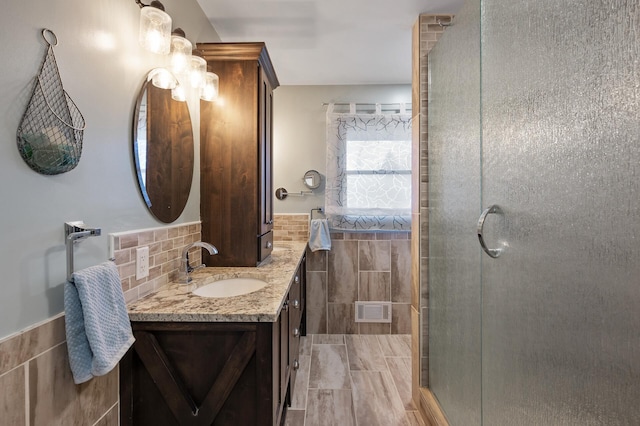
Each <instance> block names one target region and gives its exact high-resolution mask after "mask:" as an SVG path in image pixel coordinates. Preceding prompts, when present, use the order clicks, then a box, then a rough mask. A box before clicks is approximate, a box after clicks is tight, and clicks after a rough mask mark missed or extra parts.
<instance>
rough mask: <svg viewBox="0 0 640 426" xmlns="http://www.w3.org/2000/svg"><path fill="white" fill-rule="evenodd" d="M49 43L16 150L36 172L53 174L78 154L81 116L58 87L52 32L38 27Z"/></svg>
mask: <svg viewBox="0 0 640 426" xmlns="http://www.w3.org/2000/svg"><path fill="white" fill-rule="evenodd" d="M42 37H43V38H44V39H45V41H46V42H47V44H48V45H49V47H48V49H47V52H46V54H45V56H44V60H43V61H42V67H41V68H40V73H39V74H38V76H37V78H36V81H35V85H34V88H33V93H32V94H31V98H30V99H29V103H28V105H27V109H26V111H25V113H24V115H23V116H22V120H21V121H20V125H19V126H18V132H17V141H18V151H20V155H21V156H22V158H23V159H24V161H25V162H26V163H27V164H28V165H29V167H31V168H32V169H33V170H35V171H36V172H38V173H42V174H45V175H57V174H60V173H65V172H68V171H69V170H72V169H74V168H75V167H76V166H77V165H78V163H79V162H80V156H81V154H82V134H83V131H84V129H85V121H84V117H82V114H81V113H80V110H79V109H78V107H77V106H76V104H75V103H74V102H73V100H71V97H69V95H68V94H67V92H65V91H64V88H63V87H62V79H61V78H60V72H59V71H58V65H57V64H56V58H55V56H54V54H53V46H56V45H57V44H58V39H57V38H56V36H55V34H54V33H53V32H52V31H51V30H48V29H44V30H42Z"/></svg>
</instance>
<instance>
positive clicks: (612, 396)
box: [452, 0, 640, 426]
mask: <svg viewBox="0 0 640 426" xmlns="http://www.w3.org/2000/svg"><path fill="white" fill-rule="evenodd" d="M481 25H482V91H481V93H482V95H481V97H482V132H483V137H482V140H483V142H482V144H483V147H482V163H483V171H482V181H483V183H482V203H483V206H485V207H488V206H489V205H491V204H497V205H499V206H500V207H501V208H502V211H503V214H497V215H489V216H488V217H487V219H486V222H485V227H484V236H485V238H486V240H487V245H488V246H489V247H492V248H493V247H503V248H504V252H503V253H502V255H501V256H500V257H498V258H496V259H492V258H490V257H488V256H486V255H483V258H482V401H483V402H482V422H483V424H485V425H492V426H493V425H514V424H518V425H560V424H562V425H632V424H640V404H639V403H638V402H639V401H640V308H639V307H640V61H639V59H638V58H639V57H640V31H639V28H640V6H639V5H638V2H637V0H613V1H606V2H605V1H589V2H562V1H561V2H558V1H557V0H517V1H513V2H505V1H499V0H482V21H481ZM452 423H453V424H460V425H462V424H465V423H463V422H452Z"/></svg>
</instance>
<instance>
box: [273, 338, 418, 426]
mask: <svg viewBox="0 0 640 426" xmlns="http://www.w3.org/2000/svg"><path fill="white" fill-rule="evenodd" d="M333 425H335V426H338V425H339V426H376V425H380V426H400V425H402V426H423V423H422V421H421V420H420V418H419V416H418V413H417V411H416V407H415V406H414V404H413V402H412V401H411V337H410V336H409V335H350V334H345V335H343V334H315V335H309V336H306V337H303V338H302V340H301V343H300V369H299V370H298V374H297V376H296V384H295V388H294V394H293V396H292V401H291V407H290V408H289V409H288V412H287V418H286V426H333Z"/></svg>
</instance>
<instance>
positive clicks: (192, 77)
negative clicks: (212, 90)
mask: <svg viewBox="0 0 640 426" xmlns="http://www.w3.org/2000/svg"><path fill="white" fill-rule="evenodd" d="M206 72H207V61H205V60H204V58H201V57H200V56H196V55H191V60H190V65H189V82H190V83H191V87H193V88H194V89H199V88H201V87H202V85H203V84H204V76H205V73H206Z"/></svg>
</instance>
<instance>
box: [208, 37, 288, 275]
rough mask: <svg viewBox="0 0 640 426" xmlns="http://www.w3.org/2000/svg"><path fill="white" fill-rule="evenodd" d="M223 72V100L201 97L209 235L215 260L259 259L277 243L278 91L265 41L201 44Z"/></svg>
mask: <svg viewBox="0 0 640 426" xmlns="http://www.w3.org/2000/svg"><path fill="white" fill-rule="evenodd" d="M197 49H198V50H199V51H200V52H201V53H202V56H203V57H204V58H205V59H206V61H207V68H208V70H209V71H212V72H214V73H216V74H217V75H218V76H219V78H220V101H219V102H205V101H202V102H201V104H200V111H201V113H200V194H201V195H200V203H201V204H200V215H201V218H202V239H203V240H204V241H207V242H210V243H212V244H214V245H215V246H216V247H217V248H218V250H219V253H218V254H217V255H215V256H209V255H208V254H206V253H203V256H204V262H205V263H206V264H207V265H208V266H256V265H257V264H259V263H260V262H262V261H263V260H264V259H266V258H267V257H268V256H269V255H270V254H271V251H272V247H273V231H272V228H273V201H272V196H273V195H272V194H273V169H272V162H273V159H272V148H273V140H272V136H273V125H272V124H273V114H272V112H273V111H272V110H273V90H274V89H275V88H277V87H278V85H279V83H278V79H277V77H276V74H275V72H274V70H273V66H272V64H271V60H270V59H269V54H268V52H267V49H266V47H265V45H264V43H199V44H198V45H197Z"/></svg>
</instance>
